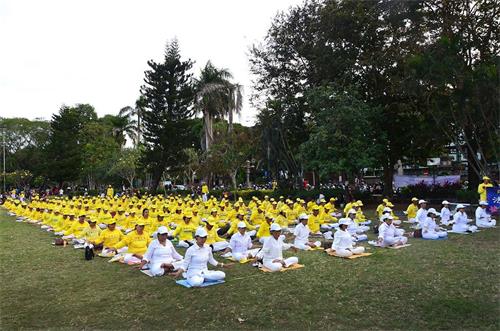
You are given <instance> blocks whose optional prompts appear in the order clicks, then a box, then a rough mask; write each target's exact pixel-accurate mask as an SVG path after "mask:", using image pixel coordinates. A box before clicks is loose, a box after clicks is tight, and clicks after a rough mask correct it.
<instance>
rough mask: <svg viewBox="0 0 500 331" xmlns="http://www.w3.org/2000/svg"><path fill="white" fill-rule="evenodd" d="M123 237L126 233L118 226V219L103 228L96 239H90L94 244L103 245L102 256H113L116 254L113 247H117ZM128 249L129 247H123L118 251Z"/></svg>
mask: <svg viewBox="0 0 500 331" xmlns="http://www.w3.org/2000/svg"><path fill="white" fill-rule="evenodd" d="M123 237H124V235H123V234H122V232H121V231H120V230H118V229H117V228H116V221H115V220H112V221H111V223H109V224H108V227H107V228H106V229H104V230H102V232H101V234H100V235H99V237H98V238H97V239H95V240H90V243H91V244H92V245H94V246H99V245H102V251H101V255H100V256H102V257H111V256H113V255H114V254H115V250H114V249H113V247H115V246H116V245H117V244H118V243H119V242H120V241H121V240H122V239H123ZM126 251H127V247H122V248H120V249H119V250H118V251H117V252H118V253H122V252H126Z"/></svg>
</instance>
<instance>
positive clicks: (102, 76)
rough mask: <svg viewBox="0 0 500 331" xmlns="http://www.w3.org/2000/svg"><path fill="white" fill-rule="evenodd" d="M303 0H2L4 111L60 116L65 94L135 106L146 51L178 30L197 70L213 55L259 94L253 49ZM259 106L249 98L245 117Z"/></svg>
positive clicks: (113, 107) (157, 53) (249, 119)
mask: <svg viewBox="0 0 500 331" xmlns="http://www.w3.org/2000/svg"><path fill="white" fill-rule="evenodd" d="M301 2H302V0H272V1H271V0H251V1H248V0H179V1H175V0H172V1H167V0H163V1H149V0H140V1H139V0H136V1H124V0H99V1H98V0H87V1H76V0H75V1H69V0H60V1H52V0H43V1H41V0H32V1H23V0H0V45H1V51H0V117H27V118H30V119H33V118H44V119H50V117H51V115H52V114H53V113H55V112H57V111H58V109H59V107H60V106H61V105H62V104H66V105H73V104H76V103H89V104H91V105H93V106H94V107H95V109H96V111H97V113H98V114H99V116H102V115H104V114H116V113H118V110H119V109H120V108H122V107H124V106H127V105H130V106H133V105H134V102H135V100H136V99H137V97H138V95H139V87H140V85H141V84H142V80H143V77H144V70H146V69H147V64H146V61H148V60H149V59H154V60H158V61H160V60H161V59H162V56H163V50H164V47H165V43H166V42H167V41H168V40H170V39H172V38H174V37H176V38H177V39H178V40H179V43H180V47H181V55H182V56H183V57H184V58H187V57H189V58H191V59H192V60H194V61H195V62H196V63H195V67H194V73H195V74H196V75H197V74H198V73H199V70H200V67H202V66H204V64H205V63H206V62H207V61H208V60H211V61H212V62H213V63H214V65H216V66H218V67H225V68H228V69H229V70H230V71H231V72H232V73H233V76H234V78H235V81H237V82H239V83H241V84H243V85H244V87H245V93H246V96H247V98H246V100H248V96H249V95H250V92H251V89H250V83H251V75H250V72H249V63H248V49H249V47H250V46H251V45H252V44H253V43H256V42H259V41H261V40H262V39H263V37H264V36H265V34H266V31H267V29H268V28H269V26H270V24H271V19H272V18H273V17H274V16H275V15H276V13H277V12H278V11H281V10H286V9H287V8H289V7H290V6H293V5H297V4H299V3H301ZM254 119H255V110H254V109H251V108H250V105H249V104H248V102H247V101H246V102H245V105H244V109H243V114H242V117H241V122H242V123H244V124H251V123H253V122H254Z"/></svg>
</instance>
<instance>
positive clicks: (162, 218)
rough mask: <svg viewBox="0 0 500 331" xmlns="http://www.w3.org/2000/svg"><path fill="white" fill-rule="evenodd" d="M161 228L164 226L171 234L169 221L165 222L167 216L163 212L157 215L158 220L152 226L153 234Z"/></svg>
mask: <svg viewBox="0 0 500 331" xmlns="http://www.w3.org/2000/svg"><path fill="white" fill-rule="evenodd" d="M160 226H164V227H166V228H167V229H168V231H169V233H170V232H171V230H170V228H169V226H168V224H167V221H166V220H165V214H164V213H163V212H160V213H158V214H157V215H156V220H154V222H153V224H152V225H151V233H153V232H155V231H156V230H158V228H159V227H160Z"/></svg>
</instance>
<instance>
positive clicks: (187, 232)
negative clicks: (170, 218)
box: [172, 212, 197, 248]
mask: <svg viewBox="0 0 500 331" xmlns="http://www.w3.org/2000/svg"><path fill="white" fill-rule="evenodd" d="M191 217H192V214H191V213H189V212H188V213H185V214H184V216H183V222H181V223H179V224H177V227H176V228H175V231H174V233H173V234H172V236H173V237H177V239H178V240H179V242H178V243H177V246H179V247H184V248H188V247H190V246H192V245H194V239H193V234H194V232H195V231H196V228H197V226H196V225H195V224H193V223H192V222H191Z"/></svg>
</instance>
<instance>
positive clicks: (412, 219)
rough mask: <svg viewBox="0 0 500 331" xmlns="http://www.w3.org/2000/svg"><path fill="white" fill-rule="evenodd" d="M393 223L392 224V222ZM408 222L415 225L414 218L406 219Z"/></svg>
mask: <svg viewBox="0 0 500 331" xmlns="http://www.w3.org/2000/svg"><path fill="white" fill-rule="evenodd" d="M393 222H394V221H393ZM408 222H410V223H415V217H412V218H408Z"/></svg>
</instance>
